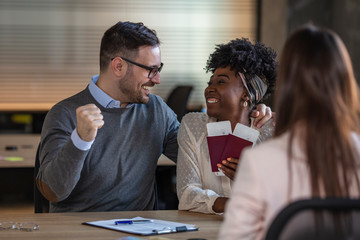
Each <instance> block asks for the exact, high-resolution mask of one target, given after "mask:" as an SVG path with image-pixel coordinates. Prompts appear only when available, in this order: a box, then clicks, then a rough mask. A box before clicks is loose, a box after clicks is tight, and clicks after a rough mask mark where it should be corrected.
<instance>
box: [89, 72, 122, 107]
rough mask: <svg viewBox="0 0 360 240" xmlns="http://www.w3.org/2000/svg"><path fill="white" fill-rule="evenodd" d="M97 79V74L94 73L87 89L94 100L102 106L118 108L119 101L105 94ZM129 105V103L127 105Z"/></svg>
mask: <svg viewBox="0 0 360 240" xmlns="http://www.w3.org/2000/svg"><path fill="white" fill-rule="evenodd" d="M98 80H99V75H94V76H93V77H92V78H91V81H90V83H89V91H90V93H91V95H92V96H93V97H94V98H95V100H96V101H97V102H98V103H100V105H101V106H103V107H104V108H120V101H117V100H115V99H113V98H111V97H110V96H109V95H107V94H106V93H105V92H104V91H103V90H101V89H100V88H99V87H98V86H97V85H96V82H97V81H98ZM128 106H129V105H128Z"/></svg>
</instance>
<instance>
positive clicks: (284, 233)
mask: <svg viewBox="0 0 360 240" xmlns="http://www.w3.org/2000/svg"><path fill="white" fill-rule="evenodd" d="M334 216H335V219H334ZM336 217H339V218H337V219H336ZM337 220H338V221H337ZM359 224H360V199H348V198H323V199H320V198H312V199H306V200H299V201H296V202H293V203H291V204H289V205H288V206H287V207H285V208H284V209H283V210H282V211H280V212H279V213H278V215H277V216H276V217H275V218H274V220H273V222H272V223H271V225H270V227H269V229H268V231H267V234H266V238H265V240H280V239H281V240H285V239H288V240H290V239H291V240H300V239H306V240H313V239H314V240H315V239H327V240H332V239H360V228H359V227H358V226H359Z"/></svg>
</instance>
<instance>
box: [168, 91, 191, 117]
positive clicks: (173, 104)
mask: <svg viewBox="0 0 360 240" xmlns="http://www.w3.org/2000/svg"><path fill="white" fill-rule="evenodd" d="M192 89H193V87H192V86H177V87H175V88H174V89H173V90H172V91H171V93H170V94H169V96H168V98H167V100H166V104H167V105H168V106H169V107H170V108H171V109H172V110H173V111H174V112H175V113H176V115H177V118H178V121H179V122H180V121H181V119H182V117H183V116H184V115H185V114H186V113H187V103H188V100H189V97H190V93H191V91H192Z"/></svg>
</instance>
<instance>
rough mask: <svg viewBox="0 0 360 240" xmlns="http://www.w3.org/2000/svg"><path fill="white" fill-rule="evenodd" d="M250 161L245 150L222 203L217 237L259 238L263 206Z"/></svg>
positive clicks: (262, 222)
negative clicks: (221, 221)
mask: <svg viewBox="0 0 360 240" xmlns="http://www.w3.org/2000/svg"><path fill="white" fill-rule="evenodd" d="M253 160H254V159H253V158H252V157H250V152H249V150H245V151H244V152H243V154H242V157H241V160H240V165H239V166H238V173H237V174H236V177H235V182H234V186H233V192H232V195H231V198H230V200H229V202H228V204H227V206H226V210H225V220H224V222H223V225H222V227H221V231H220V236H219V239H259V238H261V232H262V231H263V228H264V227H263V226H264V215H265V211H266V205H265V203H264V202H265V201H264V197H263V195H262V190H261V189H262V187H261V182H260V181H259V178H258V176H257V174H256V169H257V167H256V166H255V165H254V161H253Z"/></svg>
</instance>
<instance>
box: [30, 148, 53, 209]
mask: <svg viewBox="0 0 360 240" xmlns="http://www.w3.org/2000/svg"><path fill="white" fill-rule="evenodd" d="M39 151H40V144H39V146H38V148H37V150H36V157H35V168H34V210H35V213H48V212H49V204H50V203H49V200H47V199H46V198H45V197H44V196H43V195H42V194H41V192H40V191H39V189H38V188H37V185H36V176H37V174H38V172H39V167H40V160H39Z"/></svg>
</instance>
